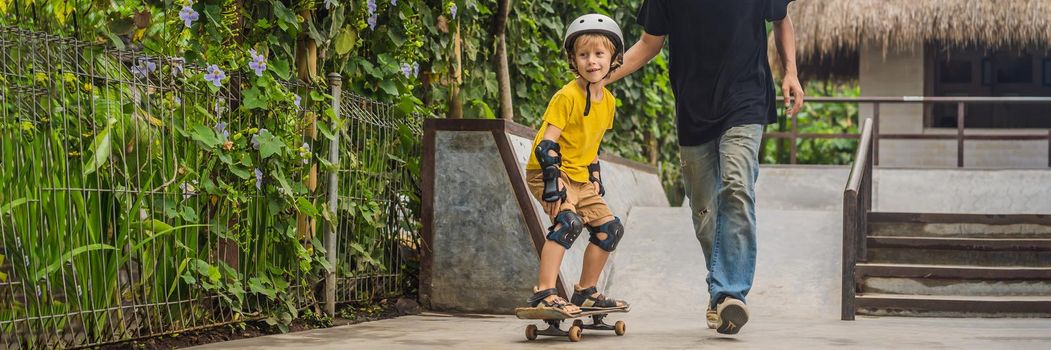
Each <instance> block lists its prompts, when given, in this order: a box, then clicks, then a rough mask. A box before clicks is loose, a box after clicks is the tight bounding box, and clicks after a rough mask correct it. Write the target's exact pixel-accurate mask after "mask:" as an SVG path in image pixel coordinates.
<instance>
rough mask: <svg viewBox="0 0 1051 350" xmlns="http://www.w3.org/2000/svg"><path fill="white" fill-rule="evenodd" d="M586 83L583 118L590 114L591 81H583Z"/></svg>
mask: <svg viewBox="0 0 1051 350" xmlns="http://www.w3.org/2000/svg"><path fill="white" fill-rule="evenodd" d="M584 81H587V82H588V84H587V86H585V87H584V101H585V102H584V116H585V117H586V116H588V114H590V113H591V80H587V79H584Z"/></svg>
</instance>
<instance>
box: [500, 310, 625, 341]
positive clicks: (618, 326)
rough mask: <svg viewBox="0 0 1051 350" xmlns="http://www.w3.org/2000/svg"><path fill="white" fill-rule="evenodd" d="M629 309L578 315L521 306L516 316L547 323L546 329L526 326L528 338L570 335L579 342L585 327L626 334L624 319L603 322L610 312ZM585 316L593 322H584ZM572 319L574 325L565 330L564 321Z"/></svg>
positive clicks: (516, 311)
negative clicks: (563, 327)
mask: <svg viewBox="0 0 1051 350" xmlns="http://www.w3.org/2000/svg"><path fill="white" fill-rule="evenodd" d="M628 311H630V308H627V307H626V308H623V309H611V310H596V311H582V312H580V313H579V314H576V315H568V314H566V313H564V312H561V311H558V310H556V309H553V308H541V307H520V308H516V309H515V316H518V318H519V319H523V320H542V321H544V323H547V328H545V329H537V326H536V325H532V324H531V325H528V326H526V329H525V336H526V339H529V340H534V339H536V337H537V336H538V335H543V336H549V337H565V336H568V337H569V341H571V342H578V341H580V337H581V334H582V333H583V331H584V330H585V329H591V330H599V331H613V333H614V334H616V335H624V333H625V332H626V331H627V329H626V324H625V323H624V321H617V322H616V323H614V324H612V325H611V324H608V323H605V322H603V319H604V318H606V316H607V315H609V314H613V313H626V312H628ZM584 317H591V323H590V324H584V321H583V320H581V318H584ZM570 319H571V320H573V325H572V326H570V327H569V330H568V331H563V330H562V328H561V327H560V325H561V324H562V321H564V320H570Z"/></svg>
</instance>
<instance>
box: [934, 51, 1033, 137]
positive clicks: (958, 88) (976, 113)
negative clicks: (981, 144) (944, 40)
mask: <svg viewBox="0 0 1051 350" xmlns="http://www.w3.org/2000/svg"><path fill="white" fill-rule="evenodd" d="M928 48H929V49H928V50H926V55H927V57H928V58H927V60H928V67H929V68H930V69H931V74H929V75H928V76H927V77H928V80H927V81H926V84H927V91H928V93H930V94H933V95H934V96H991V97H998V96H1004V97H1007V96H1051V52H1047V51H1044V50H1020V49H1013V50H988V49H984V48H974V47H972V48H952V49H948V50H946V49H944V48H943V47H938V46H936V45H931V46H928ZM929 107H930V108H925V111H924V114H925V115H926V116H927V118H926V120H927V122H926V125H927V126H928V127H933V128H955V127H956V124H957V113H958V108H957V105H956V104H948V103H947V104H934V105H931V106H929ZM964 126H965V127H967V128H983V129H984V128H991V129H1024V128H1039V129H1047V128H1051V103H1048V104H1011V103H983V104H977V103H968V104H966V105H965V107H964Z"/></svg>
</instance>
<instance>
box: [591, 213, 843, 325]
mask: <svg viewBox="0 0 1051 350" xmlns="http://www.w3.org/2000/svg"><path fill="white" fill-rule="evenodd" d="M757 215H758V217H757V222H758V224H759V228H758V237H759V251H758V255H757V256H758V258H757V263H756V265H757V267H756V276H755V284H754V285H753V287H752V291H751V293H750V294H749V296H748V303H749V305H750V306H751V310H752V312H753V313H754V314H756V315H774V316H776V315H785V316H792V317H806V318H835V317H837V316H838V315H839V295H840V279H839V278H840V271H841V269H842V264H841V261H842V259H841V256H840V255H841V253H840V250H841V247H842V243H841V242H842V239H841V235H842V233H841V232H842V225H841V222H842V221H841V216H842V214H840V213H838V212H833V211H816V210H775V209H766V210H760V211H759V212H758V213H757ZM626 232H627V236H626V237H625V239H624V240H623V241H621V244H620V246H619V247H618V254H617V256H616V258H615V262H614V265H613V266H614V270H613V275H612V278H611V282H610V285H609V289H608V291H609V294H610V295H611V296H613V297H617V298H624V299H627V300H629V301H631V302H632V304H633V310H634V311H635V312H640V313H650V312H660V311H661V310H667V309H668V308H673V309H675V311H676V312H680V311H681V312H690V313H703V312H704V310H705V307H706V303H707V300H708V286H707V284H706V283H705V276H706V274H707V269H706V268H705V266H704V256H703V254H702V252H701V245H700V243H698V241H697V239H696V237H695V236H694V233H693V224H692V222H691V219H690V210H689V208H635V209H634V210H632V212H631V220H630V223H629V224H628V225H627V229H626Z"/></svg>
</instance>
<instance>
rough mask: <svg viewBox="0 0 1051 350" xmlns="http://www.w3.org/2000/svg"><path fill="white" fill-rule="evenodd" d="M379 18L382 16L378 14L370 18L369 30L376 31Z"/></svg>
mask: <svg viewBox="0 0 1051 350" xmlns="http://www.w3.org/2000/svg"><path fill="white" fill-rule="evenodd" d="M379 18H380V16H379V15H377V14H373V15H372V16H369V19H368V21H367V22H368V23H369V29H372V30H376V21H378V20H379Z"/></svg>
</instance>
